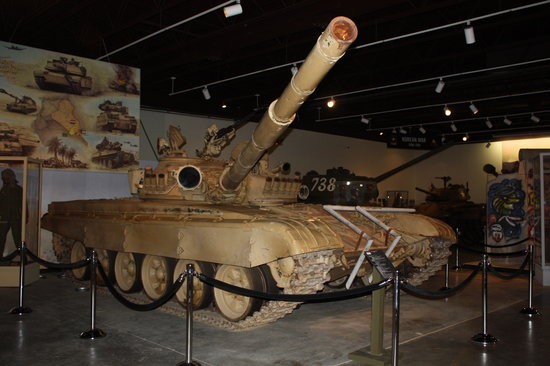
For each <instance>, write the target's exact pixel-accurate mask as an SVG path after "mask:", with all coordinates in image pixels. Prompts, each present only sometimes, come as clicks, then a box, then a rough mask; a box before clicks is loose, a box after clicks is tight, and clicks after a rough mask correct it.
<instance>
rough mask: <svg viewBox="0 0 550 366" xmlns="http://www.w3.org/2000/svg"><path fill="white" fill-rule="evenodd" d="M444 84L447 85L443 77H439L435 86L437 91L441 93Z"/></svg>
mask: <svg viewBox="0 0 550 366" xmlns="http://www.w3.org/2000/svg"><path fill="white" fill-rule="evenodd" d="M444 86H445V82H444V81H443V78H439V81H438V82H437V85H436V86H435V92H436V93H441V91H442V90H443V87H444Z"/></svg>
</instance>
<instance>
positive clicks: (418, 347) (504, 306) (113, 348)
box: [0, 269, 550, 366]
mask: <svg viewBox="0 0 550 366" xmlns="http://www.w3.org/2000/svg"><path fill="white" fill-rule="evenodd" d="M470 272H471V270H470V269H460V270H458V271H454V270H453V271H451V273H450V283H449V285H450V286H451V287H452V286H453V285H454V284H455V283H459V282H460V281H461V279H463V278H465V277H466V276H467V275H468V274H469V273H470ZM58 274H59V273H58V272H47V273H45V275H44V276H43V277H45V278H43V279H40V280H38V281H37V282H35V283H33V284H32V285H30V286H27V287H26V288H25V298H24V300H25V302H24V305H25V306H27V307H29V308H31V309H32V313H30V314H25V315H24V316H18V315H12V314H8V311H9V309H10V308H12V307H14V306H16V305H17V304H18V289H17V288H0V311H1V313H0V365H2V366H12V365H41V366H53V365H55V366H65V365H91V366H99V365H102V366H105V365H106V366H111V365H150V366H153V365H176V364H178V363H179V362H184V361H185V360H186V356H185V349H186V348H185V334H186V333H185V324H186V321H185V319H184V318H182V317H178V316H175V315H171V314H168V313H166V312H163V311H161V310H155V311H151V312H145V313H141V312H140V313H138V312H135V311H132V310H130V309H128V308H126V307H124V306H123V305H121V304H120V303H118V302H117V301H116V300H115V299H114V298H113V297H112V296H110V295H108V294H103V292H100V293H99V294H98V297H97V317H96V327H97V328H100V329H102V330H103V331H105V332H106V333H107V336H106V337H105V338H99V339H95V340H87V339H80V338H79V334H80V332H82V331H85V330H88V329H89V325H90V311H89V303H90V293H89V292H77V291H75V285H74V284H73V282H72V281H71V280H70V279H66V278H59V276H58ZM443 279H444V277H443V272H442V271H441V272H440V273H439V274H438V275H437V276H436V277H434V278H432V279H431V280H430V281H429V283H426V284H425V285H424V286H423V287H426V288H430V289H437V288H440V287H441V286H442V285H443V284H444V282H443ZM527 284H528V281H527V276H526V275H521V276H519V277H516V278H515V279H513V280H502V279H499V278H497V277H495V276H494V275H492V274H489V286H488V289H489V291H488V293H489V297H488V304H489V314H488V326H487V331H488V333H489V334H491V335H493V336H495V337H497V338H498V342H497V343H495V344H491V345H488V346H483V345H481V344H478V343H474V342H472V341H471V337H472V336H474V335H475V334H477V333H480V332H482V331H483V322H482V318H481V309H482V305H481V274H479V275H478V276H477V277H476V278H475V280H474V281H473V282H472V283H471V284H470V285H469V286H467V287H466V288H465V289H464V290H463V291H462V292H460V293H459V294H458V295H456V296H453V297H450V298H448V299H443V300H426V299H421V298H417V297H414V296H411V295H408V294H404V293H403V294H402V296H401V312H400V316H401V318H400V347H399V352H400V358H399V365H407V366H416V365H423V366H425V365H468V366H471V365H499V366H506V365H543V364H547V362H548V360H549V359H550V320H549V318H550V310H549V308H550V287H545V288H543V287H541V286H538V285H536V286H535V296H534V302H533V305H534V307H535V308H537V309H538V310H539V311H540V312H541V314H542V315H538V316H533V317H532V318H529V317H527V316H525V315H523V314H520V313H519V310H520V309H521V308H522V307H523V306H525V305H526V304H527V299H528V297H527V295H528V285H527ZM385 309H386V314H385V320H386V321H385V323H386V324H385V347H390V345H391V327H390V322H391V299H390V298H387V299H386V307H385ZM369 324H370V298H369V297H367V298H365V297H363V298H356V299H352V300H346V301H339V302H330V303H311V304H305V305H302V306H301V307H300V308H299V309H297V310H295V311H294V312H293V313H292V314H290V315H289V316H287V317H285V318H283V319H282V320H280V321H278V322H277V323H275V324H272V325H269V326H264V327H261V328H257V329H254V330H249V331H241V332H232V331H226V330H220V329H216V328H214V327H213V326H210V325H207V324H203V323H201V322H200V321H198V320H195V322H194V332H193V335H194V337H193V353H192V354H193V359H194V360H195V361H197V362H199V363H200V364H201V365H203V366H209V365H214V366H224V365H232V366H241V365H242V366H244V365H278V366H301V365H304V366H309V365H347V366H355V365H362V364H364V363H360V362H357V361H354V360H350V359H349V354H350V353H352V352H354V351H357V350H360V349H363V348H365V347H366V346H368V345H369V338H370V334H369Z"/></svg>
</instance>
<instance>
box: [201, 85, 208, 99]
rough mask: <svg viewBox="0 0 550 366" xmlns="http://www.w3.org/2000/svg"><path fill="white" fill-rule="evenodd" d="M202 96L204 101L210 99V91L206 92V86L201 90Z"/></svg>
mask: <svg viewBox="0 0 550 366" xmlns="http://www.w3.org/2000/svg"><path fill="white" fill-rule="evenodd" d="M202 95H203V97H204V99H206V100H209V99H210V91H209V90H208V87H207V86H205V87H204V88H202Z"/></svg>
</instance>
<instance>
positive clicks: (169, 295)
mask: <svg viewBox="0 0 550 366" xmlns="http://www.w3.org/2000/svg"><path fill="white" fill-rule="evenodd" d="M97 270H98V272H99V274H100V275H101V278H103V281H104V282H105V285H106V286H107V289H108V290H109V292H110V293H111V294H112V295H113V296H114V297H115V299H117V300H118V301H119V302H120V303H121V304H122V305H124V306H126V307H127V308H130V309H132V310H135V311H151V310H155V309H156V308H159V307H161V306H162V305H164V304H166V303H167V302H168V301H170V299H171V298H172V297H174V295H175V294H176V292H178V290H179V289H180V288H181V286H182V285H183V282H184V281H185V272H183V273H182V274H180V276H179V277H178V279H177V280H176V281H175V282H174V283H173V284H172V285H171V286H170V288H169V289H168V290H167V291H166V293H165V294H164V295H162V296H161V297H159V298H158V299H156V300H155V301H153V302H151V303H149V304H136V303H133V302H131V301H129V300H128V299H126V298H125V297H124V296H122V295H121V294H120V293H119V292H118V291H117V289H116V288H115V286H114V285H113V283H112V282H111V280H110V279H109V277H108V276H107V274H106V273H105V270H104V269H103V266H102V265H101V262H100V261H98V263H97Z"/></svg>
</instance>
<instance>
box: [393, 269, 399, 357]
mask: <svg viewBox="0 0 550 366" xmlns="http://www.w3.org/2000/svg"><path fill="white" fill-rule="evenodd" d="M399 286H400V279H399V270H396V271H395V276H394V277H393V313H392V315H393V316H392V365H393V366H397V364H398V361H399Z"/></svg>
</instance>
